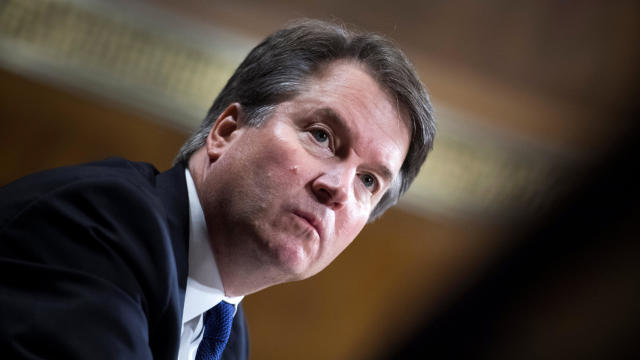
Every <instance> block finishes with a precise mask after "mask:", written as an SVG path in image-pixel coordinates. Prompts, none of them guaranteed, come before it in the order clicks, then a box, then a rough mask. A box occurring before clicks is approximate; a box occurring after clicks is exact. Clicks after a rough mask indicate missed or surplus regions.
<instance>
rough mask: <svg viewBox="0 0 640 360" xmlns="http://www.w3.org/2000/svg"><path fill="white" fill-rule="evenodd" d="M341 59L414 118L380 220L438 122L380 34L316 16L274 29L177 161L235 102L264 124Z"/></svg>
mask: <svg viewBox="0 0 640 360" xmlns="http://www.w3.org/2000/svg"><path fill="white" fill-rule="evenodd" d="M338 60H353V61H355V62H358V63H361V64H362V65H363V66H364V68H365V69H366V71H367V72H368V73H369V75H371V76H372V77H373V78H374V79H375V80H376V81H377V82H378V84H380V86H381V87H382V88H383V89H384V91H386V92H387V93H388V94H389V96H390V97H391V98H392V99H393V100H394V101H395V102H396V103H397V106H398V107H399V108H401V109H403V110H404V111H406V112H407V114H408V116H409V122H410V130H411V143H410V146H409V151H408V153H407V157H406V159H405V161H404V163H403V165H402V168H401V170H400V173H399V176H398V177H397V178H396V181H395V184H394V186H393V187H392V188H391V189H389V191H388V192H387V193H386V194H385V196H384V197H383V198H382V200H381V201H380V202H379V203H378V205H377V206H376V208H375V209H374V210H373V211H372V213H371V216H370V220H374V219H376V218H377V217H379V216H380V215H382V214H383V213H384V211H385V210H386V209H388V208H389V207H391V206H393V205H394V204H395V203H396V202H397V201H398V199H399V198H400V196H401V195H402V194H403V193H404V192H405V191H406V190H407V189H408V188H409V185H411V182H412V181H413V179H414V178H415V177H416V175H417V174H418V171H419V170H420V167H421V166H422V164H423V163H424V160H425V158H426V156H427V153H428V152H429V151H430V150H431V148H432V146H433V138H434V135H435V123H434V120H433V110H432V108H431V103H430V101H429V96H428V94H427V92H426V90H425V88H424V86H423V85H422V83H421V82H420V80H419V78H418V76H417V74H416V72H415V70H414V69H413V66H412V65H411V63H410V62H409V61H408V60H407V58H406V57H405V56H404V54H403V53H402V52H401V51H400V50H399V49H398V48H397V47H396V46H395V45H394V44H392V43H391V42H389V41H388V40H386V39H384V38H383V37H381V36H378V35H375V34H371V33H355V32H350V31H348V30H346V29H345V28H343V27H341V26H339V25H336V24H332V23H327V22H322V21H317V20H303V21H299V22H296V23H293V24H292V25H290V26H288V27H286V28H284V29H282V30H280V31H277V32H275V33H273V34H272V35H270V36H269V37H267V38H266V39H265V40H264V41H263V42H262V43H260V44H258V45H257V46H256V47H255V48H254V49H253V50H252V51H251V52H250V53H249V55H247V57H246V58H245V59H244V61H243V62H242V63H241V64H240V66H239V67H238V68H237V69H236V71H235V73H234V74H233V76H232V77H231V78H230V79H229V81H228V82H227V84H226V86H225V87H224V88H223V89H222V91H221V92H220V94H219V95H218V97H217V98H216V99H215V101H214V103H213V105H212V106H211V108H210V109H209V112H208V113H207V116H206V118H205V120H204V121H203V122H202V124H201V126H200V128H199V129H198V130H197V131H196V132H195V133H194V134H193V135H192V136H191V137H190V138H189V140H187V142H186V143H185V144H184V145H183V146H182V148H181V149H180V151H179V153H178V155H177V157H176V162H180V161H182V162H186V161H188V159H189V157H190V156H191V154H193V152H195V151H196V150H198V149H199V148H201V147H202V146H204V144H205V140H206V137H207V135H208V134H209V132H210V131H211V128H212V126H213V124H214V122H215V121H216V119H217V118H218V117H219V115H220V114H221V113H222V112H223V111H224V109H225V108H227V107H228V106H229V105H230V104H232V103H234V102H237V103H239V104H240V105H241V106H242V112H243V119H241V122H242V125H249V126H259V125H260V124H261V123H262V122H264V121H265V120H266V119H267V118H268V116H269V114H271V112H272V111H273V110H274V108H275V107H276V106H277V105H278V104H279V103H281V102H283V101H285V100H288V99H290V98H292V97H293V96H295V95H296V94H299V93H300V92H301V91H303V90H304V89H305V86H306V85H307V81H308V80H309V79H310V78H311V76H312V75H313V74H314V73H315V72H316V71H318V70H319V69H320V68H321V67H322V66H323V65H327V64H329V63H331V62H334V61H338Z"/></svg>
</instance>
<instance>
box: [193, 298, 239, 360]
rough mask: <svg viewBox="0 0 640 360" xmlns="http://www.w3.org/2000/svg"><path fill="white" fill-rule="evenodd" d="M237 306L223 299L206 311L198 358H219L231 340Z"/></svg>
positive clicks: (204, 359) (216, 359) (213, 359)
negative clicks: (230, 335)
mask: <svg viewBox="0 0 640 360" xmlns="http://www.w3.org/2000/svg"><path fill="white" fill-rule="evenodd" d="M234 311H235V306H233V305H231V304H229V303H226V302H224V301H221V302H220V303H219V304H218V305H216V306H214V307H212V308H211V309H209V310H208V311H207V312H205V313H204V335H203V336H202V341H201V342H200V345H199V346H198V351H197V352H196V360H218V359H220V356H221V355H222V351H223V350H224V347H225V346H226V345H227V341H228V340H229V334H230V333H231V324H232V322H233V313H234Z"/></svg>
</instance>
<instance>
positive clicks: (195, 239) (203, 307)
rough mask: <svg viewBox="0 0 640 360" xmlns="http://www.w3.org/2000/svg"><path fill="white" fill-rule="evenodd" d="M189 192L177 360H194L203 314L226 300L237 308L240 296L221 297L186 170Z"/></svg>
mask: <svg viewBox="0 0 640 360" xmlns="http://www.w3.org/2000/svg"><path fill="white" fill-rule="evenodd" d="M185 177H186V179H187V192H188V193H189V222H190V223H189V277H188V278H187V291H186V293H185V296H184V309H183V312H182V332H181V336H180V350H179V352H178V360H194V359H195V358H196V352H197V350H198V345H200V341H201V340H202V335H203V334H204V331H203V330H204V329H203V314H204V313H205V312H206V311H207V310H209V309H210V308H212V307H214V306H216V305H217V304H218V303H219V302H220V301H223V300H224V301H226V302H228V303H230V304H233V305H235V306H236V308H237V305H238V304H239V303H240V301H241V300H242V298H243V297H242V296H238V297H227V296H225V295H224V287H223V286H222V279H221V278H220V273H219V272H218V266H217V265H216V260H215V258H214V256H213V251H212V250H211V246H210V243H209V236H208V232H207V223H206V222H205V219H204V212H203V211H202V206H201V205H200V199H199V198H198V193H197V192H196V186H195V184H194V183H193V178H192V177H191V173H189V169H185Z"/></svg>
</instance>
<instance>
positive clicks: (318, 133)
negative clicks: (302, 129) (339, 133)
mask: <svg viewBox="0 0 640 360" xmlns="http://www.w3.org/2000/svg"><path fill="white" fill-rule="evenodd" d="M311 135H312V136H313V138H314V139H316V141H317V142H319V143H321V144H322V143H324V142H326V141H329V133H328V132H327V131H326V130H324V129H312V130H311Z"/></svg>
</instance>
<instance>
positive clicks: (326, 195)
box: [312, 166, 355, 211]
mask: <svg viewBox="0 0 640 360" xmlns="http://www.w3.org/2000/svg"><path fill="white" fill-rule="evenodd" d="M354 176H355V170H351V169H349V168H347V167H342V166H341V167H335V168H331V169H329V170H328V171H325V172H323V173H322V174H320V176H318V177H317V178H316V179H315V180H314V181H313V184H312V189H313V193H314V194H315V196H316V198H317V199H318V201H320V202H321V203H323V204H326V205H327V206H329V207H330V208H332V209H333V210H334V211H336V210H340V209H341V208H342V207H344V206H345V203H346V202H347V199H348V198H349V189H350V188H351V184H352V181H353V177H354Z"/></svg>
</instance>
